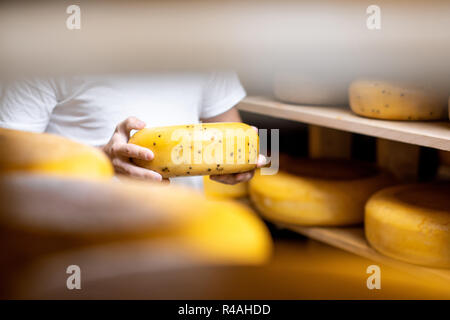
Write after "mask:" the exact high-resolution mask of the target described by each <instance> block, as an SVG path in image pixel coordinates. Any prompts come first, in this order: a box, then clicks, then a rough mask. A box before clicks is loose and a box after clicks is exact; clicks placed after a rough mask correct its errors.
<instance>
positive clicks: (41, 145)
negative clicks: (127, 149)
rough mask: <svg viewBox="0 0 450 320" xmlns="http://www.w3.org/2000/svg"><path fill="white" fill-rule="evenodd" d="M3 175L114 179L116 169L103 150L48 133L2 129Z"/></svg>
mask: <svg viewBox="0 0 450 320" xmlns="http://www.w3.org/2000/svg"><path fill="white" fill-rule="evenodd" d="M0 150H1V153H2V154H1V156H0V174H5V173H11V172H30V173H31V172H32V173H45V174H49V175H59V176H69V177H84V178H90V179H103V178H111V177H112V176H113V174H114V169H113V167H112V165H111V163H110V161H109V159H108V157H107V156H106V155H105V154H104V153H103V152H101V151H100V150H98V149H96V148H93V147H90V146H86V145H83V144H80V143H77V142H74V141H72V140H69V139H66V138H63V137H60V136H56V135H52V134H47V133H33V132H25V131H18V130H10V129H3V128H0Z"/></svg>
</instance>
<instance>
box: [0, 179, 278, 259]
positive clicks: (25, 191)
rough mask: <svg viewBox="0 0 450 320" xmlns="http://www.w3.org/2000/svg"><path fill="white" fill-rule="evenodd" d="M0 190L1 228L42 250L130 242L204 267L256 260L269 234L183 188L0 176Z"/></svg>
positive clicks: (250, 218) (237, 211) (247, 215)
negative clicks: (156, 245)
mask: <svg viewBox="0 0 450 320" xmlns="http://www.w3.org/2000/svg"><path fill="white" fill-rule="evenodd" d="M0 191H1V192H0V227H1V228H4V229H6V230H8V231H11V232H15V233H16V234H19V235H21V234H22V235H27V236H28V237H31V239H33V237H32V236H35V241H33V248H37V247H38V245H39V244H40V243H42V246H41V248H40V249H39V250H40V252H41V253H45V252H52V251H58V250H65V249H69V248H71V247H78V246H85V245H94V244H97V243H105V242H117V241H128V240H133V239H134V240H136V239H141V240H144V239H145V240H146V241H151V242H152V243H160V244H161V245H160V246H159V248H160V249H161V254H162V253H164V255H170V252H169V251H165V248H167V249H170V248H176V250H177V252H178V251H180V250H181V248H182V250H181V252H182V253H183V254H182V256H183V257H185V258H186V259H197V260H200V261H204V262H208V263H261V262H263V261H265V260H266V259H267V258H268V257H269V254H270V251H271V240H270V236H269V233H268V231H267V229H266V227H265V225H264V223H263V222H262V221H261V220H260V219H259V218H258V217H257V216H256V215H255V214H254V213H253V212H252V211H251V210H249V209H247V208H246V207H244V206H241V205H239V204H237V203H233V202H231V201H230V202H227V201H211V200H207V199H206V198H205V197H204V196H203V195H202V194H201V193H198V192H195V191H193V190H190V189H187V188H182V187H176V186H161V185H159V184H153V183H147V182H143V181H134V180H129V179H126V180H124V181H105V182H94V181H88V180H83V179H69V178H65V179H60V178H53V177H47V176H38V175H8V176H6V175H5V176H3V177H1V178H0ZM17 238H25V237H16V239H17ZM11 239H12V238H11ZM3 245H12V244H11V243H4V244H3ZM23 249H24V248H16V249H14V250H16V251H17V250H23ZM11 250H12V249H11ZM183 257H180V258H183Z"/></svg>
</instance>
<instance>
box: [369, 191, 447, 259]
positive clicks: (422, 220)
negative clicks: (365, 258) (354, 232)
mask: <svg viewBox="0 0 450 320" xmlns="http://www.w3.org/2000/svg"><path fill="white" fill-rule="evenodd" d="M449 195H450V184H449V183H434V184H412V185H402V186H395V187H391V188H387V189H384V190H381V191H379V192H377V193H376V194H375V195H373V196H372V197H371V198H370V199H369V201H368V202H367V204H366V208H365V233H366V238H367V241H368V242H369V243H370V245H371V246H372V247H373V248H374V249H376V250H377V251H379V252H381V253H382V254H384V255H387V256H389V257H392V258H395V259H399V260H402V261H405V262H409V263H413V264H419V265H424V266H430V267H440V268H450V198H449Z"/></svg>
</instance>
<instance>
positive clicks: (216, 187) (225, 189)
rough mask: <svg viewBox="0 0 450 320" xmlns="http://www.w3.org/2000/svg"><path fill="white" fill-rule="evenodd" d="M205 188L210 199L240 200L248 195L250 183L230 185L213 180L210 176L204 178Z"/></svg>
mask: <svg viewBox="0 0 450 320" xmlns="http://www.w3.org/2000/svg"><path fill="white" fill-rule="evenodd" d="M203 188H204V191H205V195H206V197H207V198H209V199H222V198H223V199H238V198H243V197H246V196H247V194H248V182H241V183H237V184H235V185H229V184H224V183H220V182H217V181H214V180H211V179H210V178H209V176H204V177H203Z"/></svg>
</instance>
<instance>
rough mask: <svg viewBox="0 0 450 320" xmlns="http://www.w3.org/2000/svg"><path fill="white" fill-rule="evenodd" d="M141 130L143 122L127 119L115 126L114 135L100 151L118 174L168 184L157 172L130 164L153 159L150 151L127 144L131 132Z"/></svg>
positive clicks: (143, 125) (133, 118) (132, 118)
mask: <svg viewBox="0 0 450 320" xmlns="http://www.w3.org/2000/svg"><path fill="white" fill-rule="evenodd" d="M143 128H145V123H144V122H143V121H141V120H139V119H137V118H135V117H129V118H127V119H126V120H124V121H122V122H120V123H119V124H118V125H117V127H116V130H115V131H114V134H113V135H112V137H111V139H110V140H109V142H108V143H107V144H106V145H105V146H104V147H103V148H102V150H103V151H104V152H105V153H106V154H107V155H108V157H109V158H110V160H111V162H112V164H113V166H114V170H115V171H116V172H117V173H119V174H124V175H127V176H131V177H134V178H139V179H144V180H152V181H165V182H168V180H167V179H163V178H162V176H161V175H160V174H159V173H158V172H155V171H152V170H148V169H145V168H141V167H138V166H136V165H135V164H133V163H132V162H131V159H132V158H134V159H140V160H147V161H148V160H153V158H154V157H155V155H154V154H153V152H152V151H151V150H150V149H147V148H144V147H140V146H137V145H134V144H131V143H128V140H129V139H130V132H131V130H140V129H143Z"/></svg>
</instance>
